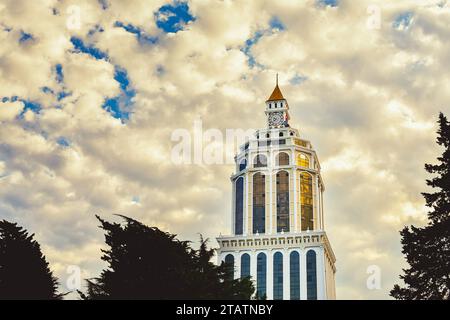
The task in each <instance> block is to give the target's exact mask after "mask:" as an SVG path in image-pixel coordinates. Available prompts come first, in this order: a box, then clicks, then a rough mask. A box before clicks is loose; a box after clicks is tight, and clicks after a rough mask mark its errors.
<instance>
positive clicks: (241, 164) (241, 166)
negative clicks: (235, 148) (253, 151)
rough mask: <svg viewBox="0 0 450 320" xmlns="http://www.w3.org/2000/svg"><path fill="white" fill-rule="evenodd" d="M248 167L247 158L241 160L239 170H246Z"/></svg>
mask: <svg viewBox="0 0 450 320" xmlns="http://www.w3.org/2000/svg"><path fill="white" fill-rule="evenodd" d="M246 168H247V159H242V160H241V161H240V162H239V171H242V170H245V169H246Z"/></svg>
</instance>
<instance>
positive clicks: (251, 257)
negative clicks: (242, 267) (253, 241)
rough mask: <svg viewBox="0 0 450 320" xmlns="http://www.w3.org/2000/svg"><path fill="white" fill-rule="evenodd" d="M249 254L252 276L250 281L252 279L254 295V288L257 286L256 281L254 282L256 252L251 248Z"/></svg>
mask: <svg viewBox="0 0 450 320" xmlns="http://www.w3.org/2000/svg"><path fill="white" fill-rule="evenodd" d="M249 254H250V276H251V277H252V281H253V285H254V286H255V295H256V288H257V286H256V285H257V283H256V280H257V278H256V262H257V261H256V256H257V255H256V252H255V250H252V251H251V252H249Z"/></svg>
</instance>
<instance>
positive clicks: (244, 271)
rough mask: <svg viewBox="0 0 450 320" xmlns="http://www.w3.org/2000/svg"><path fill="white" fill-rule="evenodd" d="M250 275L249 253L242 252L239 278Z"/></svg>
mask: <svg viewBox="0 0 450 320" xmlns="http://www.w3.org/2000/svg"><path fill="white" fill-rule="evenodd" d="M247 277H250V255H249V254H248V253H244V254H243V255H242V256H241V278H247Z"/></svg>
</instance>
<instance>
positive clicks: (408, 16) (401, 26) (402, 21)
mask: <svg viewBox="0 0 450 320" xmlns="http://www.w3.org/2000/svg"><path fill="white" fill-rule="evenodd" d="M413 16H414V14H413V13H412V12H403V13H401V14H399V15H397V17H396V18H395V19H394V22H393V23H392V26H393V27H394V28H395V29H398V30H405V29H408V28H409V26H410V25H411V21H412V18H413Z"/></svg>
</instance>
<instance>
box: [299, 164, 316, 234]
mask: <svg viewBox="0 0 450 320" xmlns="http://www.w3.org/2000/svg"><path fill="white" fill-rule="evenodd" d="M312 188H313V184H312V176H311V175H310V174H308V173H306V172H302V173H301V174H300V204H301V217H302V219H301V223H302V231H305V230H313V229H314V218H313V193H312Z"/></svg>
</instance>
